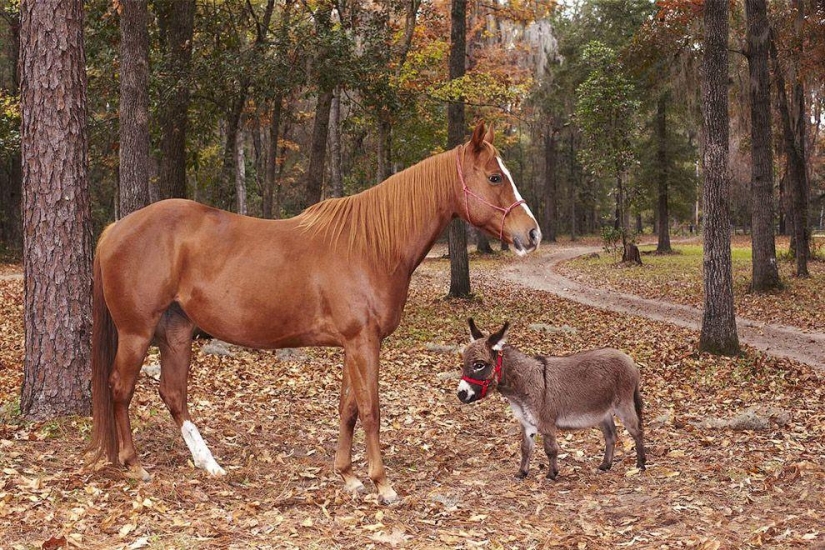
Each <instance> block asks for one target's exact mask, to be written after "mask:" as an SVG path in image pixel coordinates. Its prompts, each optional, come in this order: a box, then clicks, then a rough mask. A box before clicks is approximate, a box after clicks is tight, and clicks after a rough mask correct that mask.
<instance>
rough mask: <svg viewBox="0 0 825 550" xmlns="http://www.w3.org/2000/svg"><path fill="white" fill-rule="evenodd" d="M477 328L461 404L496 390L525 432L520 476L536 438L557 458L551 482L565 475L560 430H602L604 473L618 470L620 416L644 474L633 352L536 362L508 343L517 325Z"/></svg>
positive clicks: (465, 362) (467, 355) (465, 359)
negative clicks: (613, 468) (616, 452)
mask: <svg viewBox="0 0 825 550" xmlns="http://www.w3.org/2000/svg"><path fill="white" fill-rule="evenodd" d="M467 321H468V323H469V325H470V334H471V335H472V341H471V342H470V344H469V345H468V346H467V347H466V348H465V349H464V352H463V354H462V377H461V382H459V385H458V398H459V400H461V402H462V403H473V402H474V401H479V400H480V399H482V398H484V397H485V396H486V395H487V393H488V392H489V390H490V388H491V387H492V388H495V389H497V390H498V391H499V392H500V393H501V394H502V395H503V396H504V397H506V398H507V400H508V401H509V402H510V406H511V407H512V409H513V413H514V414H515V416H516V418H517V419H518V421H519V422H521V427H522V431H521V434H522V438H521V466H520V467H519V470H518V473H517V474H516V477H519V478H524V477H526V476H527V471H528V466H529V463H530V455H531V454H532V453H533V448H534V447H535V444H536V443H535V436H536V433H540V434H541V435H542V438H543V439H544V452H545V453H547V458H548V459H549V460H550V467H549V469H548V472H547V478H548V479H556V476H558V474H559V468H558V460H557V459H558V454H559V446H558V443H556V430H557V429H558V428H561V429H584V428H593V427H596V426H598V427H599V429H600V430H601V431H602V433H603V434H604V441H605V449H604V460H602V463H601V464H600V465H599V469H600V470H603V471H604V470H609V469H610V467H611V466H612V465H613V450H614V448H615V446H616V425H615V424H614V423H613V415H614V414H615V415H616V416H618V417H619V418H620V419H621V421H622V423H623V424H624V425H625V428H627V431H628V432H630V435H631V436H633V440H634V441H635V442H636V467H637V468H639V469H640V470H644V469H645V444H644V437H643V434H642V396H641V395H640V394H639V370H638V369H637V368H636V365H635V364H634V362H633V359H631V358H630V357H629V356H628V355H627V354H624V353H622V352H621V351H619V350H616V349H611V348H604V349H596V350H591V351H584V352H581V353H576V354H574V355H570V356H567V357H552V356H536V357H530V356H528V355H525V354H523V353H521V352H520V351H519V350H517V349H516V348H514V347H513V346H509V345H506V340H507V330H508V328H509V327H510V323H504V326H503V327H502V328H501V330H499V331H498V332H496V333H495V334H491V335H490V336H489V337H485V336H484V334H482V332H481V331H480V330H479V329H478V327H476V324H475V322H473V320H472V319H468V320H467Z"/></svg>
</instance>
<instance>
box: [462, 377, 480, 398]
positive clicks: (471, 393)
mask: <svg viewBox="0 0 825 550" xmlns="http://www.w3.org/2000/svg"><path fill="white" fill-rule="evenodd" d="M462 391H465V392H467V399H470V398H472V397H473V396H474V395H475V394H476V392H475V391H473V387H472V386H471V385H470V384H469V382H467V381H466V380H462V381H461V382H459V383H458V392H459V393H461V392H462Z"/></svg>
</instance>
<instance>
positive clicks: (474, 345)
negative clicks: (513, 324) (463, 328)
mask: <svg viewBox="0 0 825 550" xmlns="http://www.w3.org/2000/svg"><path fill="white" fill-rule="evenodd" d="M467 322H468V323H469V324H470V335H471V336H472V340H471V341H470V343H469V344H468V345H467V347H465V348H464V351H463V352H462V354H461V382H459V383H458V399H459V400H460V401H461V402H462V403H472V402H474V401H478V400H479V399H482V398H483V397H486V396H487V393H488V391H489V390H490V389H491V388H493V387H495V386H496V385H497V384H498V383H499V382H500V381H501V368H502V355H503V349H504V344H505V343H506V342H507V329H509V328H510V323H504V326H503V327H501V330H499V331H498V332H496V333H495V334H491V335H490V336H485V335H484V334H483V333H482V332H481V331H480V330H478V327H476V324H475V322H474V321H473V320H472V319H467Z"/></svg>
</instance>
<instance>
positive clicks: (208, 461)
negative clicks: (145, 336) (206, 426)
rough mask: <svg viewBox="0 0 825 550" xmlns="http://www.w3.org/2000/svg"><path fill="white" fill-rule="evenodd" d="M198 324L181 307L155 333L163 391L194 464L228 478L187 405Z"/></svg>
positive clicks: (168, 315)
mask: <svg viewBox="0 0 825 550" xmlns="http://www.w3.org/2000/svg"><path fill="white" fill-rule="evenodd" d="M194 328H195V325H194V323H192V322H191V321H190V320H189V319H188V318H187V317H186V316H185V315H184V314H183V313H182V312H181V311H180V310H179V309H177V306H172V307H171V308H170V309H169V310H167V311H166V313H164V315H163V317H162V318H161V321H160V323H159V324H158V328H157V329H156V330H155V336H156V337H157V343H158V347H159V348H160V388H159V393H160V397H161V399H163V402H164V403H166V407H167V408H168V409H169V412H170V413H171V415H172V418H173V419H174V420H175V423H176V424H177V425H178V428H179V429H180V431H181V434H182V435H183V440H184V441H185V442H186V446H187V447H189V452H191V453H192V462H193V463H194V464H195V466H196V467H197V468H202V469H204V470H206V471H207V472H209V473H210V474H212V475H225V474H226V472H225V471H224V469H223V468H221V467H220V466H219V465H218V463H217V462H215V459H214V458H213V456H212V452H211V451H210V450H209V447H207V446H206V443H205V442H204V441H203V438H202V437H201V434H200V432H199V431H198V428H197V426H195V424H194V423H192V417H191V416H190V415H189V406H188V403H187V382H188V377H189V362H190V360H191V358H192V331H193V330H194Z"/></svg>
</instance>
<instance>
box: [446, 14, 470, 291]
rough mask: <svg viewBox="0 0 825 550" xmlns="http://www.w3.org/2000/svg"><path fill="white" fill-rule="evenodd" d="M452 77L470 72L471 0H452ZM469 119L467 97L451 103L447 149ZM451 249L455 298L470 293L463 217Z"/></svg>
mask: <svg viewBox="0 0 825 550" xmlns="http://www.w3.org/2000/svg"><path fill="white" fill-rule="evenodd" d="M450 20H451V30H450V79H451V80H453V79H456V78H461V77H462V76H464V73H465V71H466V65H465V63H466V55H467V0H452V8H451V10H450ZM465 129H466V122H465V118H464V100H463V99H462V100H459V101H454V102H451V103H450V104H449V105H448V106H447V148H448V149H452V148H454V147H457V146H458V145H460V144H461V143H463V142H464V132H465ZM448 243H449V249H450V292H449V293H448V296H450V297H451V298H466V297H469V296H470V258H469V256H468V255H467V228H466V223H465V222H464V220H462V219H460V218H456V219H454V220H453V221H452V222H450V230H449V233H448Z"/></svg>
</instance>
